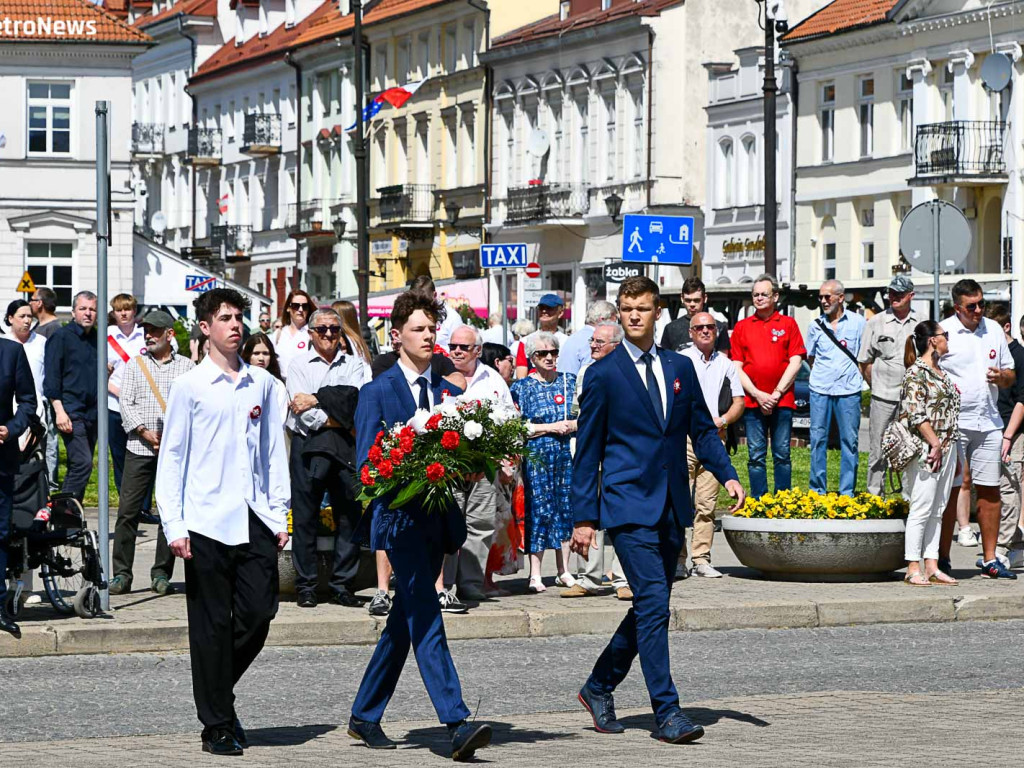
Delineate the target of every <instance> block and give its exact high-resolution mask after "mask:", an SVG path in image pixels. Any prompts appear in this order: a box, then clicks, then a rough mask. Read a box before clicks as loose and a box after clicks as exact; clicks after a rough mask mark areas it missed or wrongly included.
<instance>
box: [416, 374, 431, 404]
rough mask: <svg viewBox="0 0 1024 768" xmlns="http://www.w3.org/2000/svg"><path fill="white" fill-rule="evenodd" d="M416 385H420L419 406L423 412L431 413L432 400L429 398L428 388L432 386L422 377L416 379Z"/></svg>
mask: <svg viewBox="0 0 1024 768" xmlns="http://www.w3.org/2000/svg"><path fill="white" fill-rule="evenodd" d="M416 383H417V384H419V385H420V404H419V407H420V409H421V410H424V411H429V410H430V398H429V397H427V387H429V386H430V384H428V383H427V380H426V379H425V378H423V377H422V376H421V377H420V378H418V379H416Z"/></svg>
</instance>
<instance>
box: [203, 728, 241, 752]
mask: <svg viewBox="0 0 1024 768" xmlns="http://www.w3.org/2000/svg"><path fill="white" fill-rule="evenodd" d="M203 752H209V753H210V754H211V755H240V754H242V747H241V746H240V745H239V743H238V740H237V739H235V736H234V734H232V733H231V731H226V730H221V731H214V732H213V733H211V734H210V735H209V736H204V737H203Z"/></svg>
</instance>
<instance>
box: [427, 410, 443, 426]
mask: <svg viewBox="0 0 1024 768" xmlns="http://www.w3.org/2000/svg"><path fill="white" fill-rule="evenodd" d="M442 418H443V417H442V416H441V414H440V413H435V414H434V415H433V416H431V417H430V418H429V419H427V429H437V428H438V427H440V426H441V419H442Z"/></svg>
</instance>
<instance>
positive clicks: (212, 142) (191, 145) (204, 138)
mask: <svg viewBox="0 0 1024 768" xmlns="http://www.w3.org/2000/svg"><path fill="white" fill-rule="evenodd" d="M221 138H222V137H221V132H220V128H203V127H201V126H197V125H194V126H192V127H191V128H189V129H188V150H187V151H186V153H185V160H186V161H187V162H190V163H192V164H193V165H197V166H202V165H220V158H221V146H222V141H221Z"/></svg>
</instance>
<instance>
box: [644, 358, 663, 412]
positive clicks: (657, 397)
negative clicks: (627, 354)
mask: <svg viewBox="0 0 1024 768" xmlns="http://www.w3.org/2000/svg"><path fill="white" fill-rule="evenodd" d="M640 362H642V363H643V364H644V365H645V366H646V367H647V394H648V395H650V397H651V405H653V406H654V412H655V413H656V414H658V421H659V422H661V423H664V422H665V411H664V409H663V408H662V406H661V387H659V386H658V380H657V378H655V376H654V358H653V357H651V353H650V352H644V353H643V354H642V355H640Z"/></svg>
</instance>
